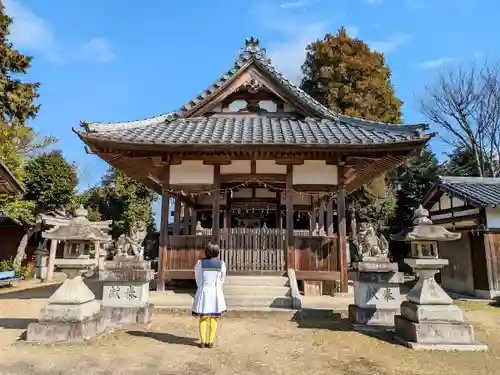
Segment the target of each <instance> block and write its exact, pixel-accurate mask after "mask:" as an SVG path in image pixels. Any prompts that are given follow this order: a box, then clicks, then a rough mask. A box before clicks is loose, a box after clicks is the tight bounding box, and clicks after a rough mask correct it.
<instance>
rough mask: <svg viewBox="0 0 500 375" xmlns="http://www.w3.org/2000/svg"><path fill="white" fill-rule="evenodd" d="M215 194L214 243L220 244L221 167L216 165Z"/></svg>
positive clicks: (213, 213) (213, 206)
mask: <svg viewBox="0 0 500 375" xmlns="http://www.w3.org/2000/svg"><path fill="white" fill-rule="evenodd" d="M214 190H215V191H214V193H213V195H212V199H213V200H212V243H214V244H216V245H219V242H220V165H219V164H216V165H214Z"/></svg>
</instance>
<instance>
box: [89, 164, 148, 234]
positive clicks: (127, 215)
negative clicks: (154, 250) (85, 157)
mask: <svg viewBox="0 0 500 375" xmlns="http://www.w3.org/2000/svg"><path fill="white" fill-rule="evenodd" d="M81 199H82V201H83V202H84V204H85V206H86V207H87V209H88V210H89V216H92V219H94V220H113V225H112V235H113V237H115V238H116V237H118V236H119V235H121V234H122V233H128V232H129V230H130V228H131V226H132V225H134V223H137V222H143V223H145V224H146V225H147V226H148V227H150V228H151V226H152V224H153V209H152V204H153V202H154V201H155V200H156V199H157V195H156V194H155V193H153V192H151V191H150V190H149V189H148V188H146V187H145V186H144V185H143V184H141V183H139V182H137V181H134V180H133V179H131V178H130V177H128V176H126V175H125V174H124V173H122V172H121V171H119V170H117V169H115V168H109V170H108V171H107V173H106V174H105V175H104V177H103V178H102V180H101V184H100V185H99V186H94V187H92V188H90V189H88V190H87V191H86V192H84V193H83V196H82V198H81Z"/></svg>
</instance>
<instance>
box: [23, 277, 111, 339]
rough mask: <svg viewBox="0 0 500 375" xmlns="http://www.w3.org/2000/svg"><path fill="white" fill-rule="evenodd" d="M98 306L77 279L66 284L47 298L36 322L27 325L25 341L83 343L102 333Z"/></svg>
mask: <svg viewBox="0 0 500 375" xmlns="http://www.w3.org/2000/svg"><path fill="white" fill-rule="evenodd" d="M105 329H106V324H105V319H104V317H103V315H102V312H101V304H100V303H99V302H98V301H96V300H95V296H94V294H93V293H92V292H91V291H90V289H89V288H88V287H87V286H86V285H85V283H84V282H83V280H82V278H81V277H76V278H74V279H68V280H66V281H65V282H64V283H63V284H62V285H61V286H60V287H59V288H58V289H57V290H56V291H55V293H54V294H53V295H52V296H51V297H50V298H49V304H48V305H47V306H45V307H44V308H43V309H42V310H41V311H40V315H39V319H38V322H35V323H30V324H29V325H28V330H27V332H26V341H28V342H35V343H42V344H53V343H57V342H68V341H70V342H71V341H84V340H87V339H90V338H92V337H94V336H96V335H97V334H99V333H102V332H104V330H105Z"/></svg>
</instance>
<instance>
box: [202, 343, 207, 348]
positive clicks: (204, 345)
mask: <svg viewBox="0 0 500 375" xmlns="http://www.w3.org/2000/svg"><path fill="white" fill-rule="evenodd" d="M207 345H208V344H205V343H204V342H202V343H200V348H206V347H207Z"/></svg>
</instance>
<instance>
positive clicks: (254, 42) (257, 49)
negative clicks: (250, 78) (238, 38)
mask: <svg viewBox="0 0 500 375" xmlns="http://www.w3.org/2000/svg"><path fill="white" fill-rule="evenodd" d="M266 52H267V51H266V49H265V48H263V47H261V46H260V40H259V38H255V37H253V36H251V37H250V38H246V39H245V48H242V49H240V56H239V58H240V59H245V60H247V59H249V58H251V57H254V58H255V59H257V60H262V61H264V62H266V63H271V59H270V58H268V57H267V56H266Z"/></svg>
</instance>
